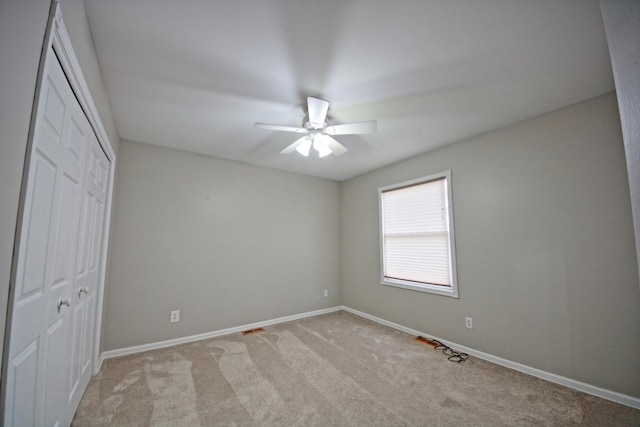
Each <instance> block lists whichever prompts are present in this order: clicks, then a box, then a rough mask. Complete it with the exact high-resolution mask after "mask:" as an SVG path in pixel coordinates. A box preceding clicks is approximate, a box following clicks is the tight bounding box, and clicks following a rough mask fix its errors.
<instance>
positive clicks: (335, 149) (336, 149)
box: [324, 135, 349, 156]
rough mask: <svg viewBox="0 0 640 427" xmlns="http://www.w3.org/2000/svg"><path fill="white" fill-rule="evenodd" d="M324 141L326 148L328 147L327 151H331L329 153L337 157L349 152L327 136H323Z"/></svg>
mask: <svg viewBox="0 0 640 427" xmlns="http://www.w3.org/2000/svg"><path fill="white" fill-rule="evenodd" d="M324 140H325V141H327V147H329V150H331V152H332V153H333V154H334V155H336V156H339V155H341V154H344V153H346V152H347V151H349V150H347V147H345V146H344V145H342V144H340V143H339V142H338V141H336V140H335V139H333V138H332V137H330V136H329V135H324Z"/></svg>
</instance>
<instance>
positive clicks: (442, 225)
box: [381, 177, 452, 287]
mask: <svg viewBox="0 0 640 427" xmlns="http://www.w3.org/2000/svg"><path fill="white" fill-rule="evenodd" d="M447 194H448V193H447V179H446V177H439V178H438V179H436V180H432V181H428V182H421V183H418V184H413V185H408V186H405V187H399V188H393V189H388V190H385V191H382V192H381V214H382V239H383V242H382V245H383V248H382V251H383V256H382V262H383V271H384V273H383V274H384V278H385V279H398V280H403V281H410V282H417V283H418V284H429V285H438V286H442V287H451V286H452V268H451V248H450V240H449V237H450V236H449V212H448V202H447Z"/></svg>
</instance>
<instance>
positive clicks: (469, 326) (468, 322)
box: [464, 317, 473, 329]
mask: <svg viewBox="0 0 640 427" xmlns="http://www.w3.org/2000/svg"><path fill="white" fill-rule="evenodd" d="M464 326H465V327H466V328H467V329H473V319H472V318H471V317H465V318H464Z"/></svg>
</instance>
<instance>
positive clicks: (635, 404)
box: [341, 306, 640, 409]
mask: <svg viewBox="0 0 640 427" xmlns="http://www.w3.org/2000/svg"><path fill="white" fill-rule="evenodd" d="M341 308H342V309H343V310H344V311H347V312H349V313H352V314H355V315H357V316H360V317H364V318H365V319H369V320H372V321H374V322H376V323H380V324H381V325H385V326H388V327H390V328H393V329H397V330H399V331H403V332H407V333H409V334H411V335H420V336H423V337H426V338H432V339H436V340H438V341H440V342H443V343H446V344H447V345H448V346H450V347H452V348H453V349H454V350H458V351H462V352H464V353H467V354H470V355H472V356H475V357H477V358H479V359H484V360H487V361H489V362H492V363H495V364H496V365H501V366H504V367H507V368H510V369H513V370H515V371H519V372H523V373H525V374H528V375H531V376H534V377H537V378H541V379H543V380H547V381H550V382H552V383H556V384H560V385H563V386H565V387H569V388H572V389H575V390H578V391H581V392H584V393H587V394H591V395H593V396H597V397H601V398H603V399H607V400H611V401H612V402H616V403H620V404H622V405H626V406H630V407H632V408H636V409H640V399H638V398H636V397H632V396H628V395H626V394H622V393H618V392H615V391H611V390H606V389H603V388H600V387H596V386H593V385H590V384H586V383H583V382H580V381H576V380H572V379H571V378H566V377H563V376H560V375H556V374H552V373H550V372H546V371H543V370H540V369H537V368H532V367H531V366H527V365H523V364H521V363H517V362H513V361H511V360H507V359H503V358H501V357H498V356H494V355H491V354H488V353H484V352H482V351H478V350H474V349H473V348H469V347H465V346H463V345H459V344H456V343H453V342H451V341H449V340H445V339H440V338H438V337H436V336H433V335H431V334H427V333H425V332H422V331H418V330H415V329H411V328H408V327H406V326H403V325H399V324H397V323H393V322H389V321H388V320H384V319H381V318H380V317H376V316H372V315H371V314H367V313H364V312H362V311H359V310H355V309H353V308H351V307H347V306H342V307H341Z"/></svg>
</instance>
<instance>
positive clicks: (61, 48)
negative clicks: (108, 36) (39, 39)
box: [0, 0, 116, 412]
mask: <svg viewBox="0 0 640 427" xmlns="http://www.w3.org/2000/svg"><path fill="white" fill-rule="evenodd" d="M49 55H56V57H57V58H58V61H59V62H60V65H61V66H62V70H63V71H64V74H65V76H66V78H67V80H68V81H69V84H70V85H71V89H72V91H73V93H74V95H75V96H76V98H77V100H78V102H79V104H80V107H81V108H82V110H83V111H84V114H85V115H86V117H87V120H88V121H89V124H90V125H91V128H92V130H93V132H94V133H95V135H96V138H97V140H98V143H99V144H100V147H101V148H102V150H103V151H104V153H105V155H106V156H107V159H108V160H109V179H108V186H107V195H106V196H107V197H106V202H105V204H106V206H105V211H106V212H105V221H104V228H103V230H102V233H103V235H102V247H101V248H100V249H101V254H100V273H99V280H98V289H97V292H96V313H95V315H96V319H95V323H94V328H95V332H94V334H95V341H94V346H93V349H92V357H91V362H92V374H93V375H96V374H97V373H98V371H99V370H100V366H101V364H102V358H101V354H100V343H101V331H102V316H103V303H104V288H105V281H106V270H107V258H108V251H109V235H110V224H111V210H112V203H113V190H114V183H115V170H116V154H115V151H114V150H113V146H112V144H111V141H110V140H109V136H108V134H107V132H106V130H105V128H104V126H103V124H102V121H101V120H100V116H99V114H98V109H97V108H96V105H95V102H94V101H93V97H92V96H91V93H90V91H89V86H88V84H87V81H86V80H85V78H84V75H83V73H82V70H81V68H80V63H79V61H78V58H77V56H76V54H75V51H74V49H73V46H72V44H71V38H70V37H69V33H68V32H67V29H66V27H65V25H64V22H63V20H62V11H61V8H60V5H59V3H58V1H56V0H52V2H51V8H50V10H49V20H48V22H47V28H46V31H45V37H44V40H43V46H42V51H41V55H40V63H39V68H38V79H37V81H36V90H35V96H34V100H33V106H32V111H31V121H30V125H29V135H28V140H27V150H26V154H25V162H24V169H23V174H22V184H21V189H20V200H19V206H18V221H17V226H16V234H15V239H14V250H13V259H12V262H11V279H10V283H9V300H8V307H7V322H6V325H5V336H4V351H3V353H4V354H3V357H2V375H1V376H0V380H1V389H0V409H4V404H5V402H6V393H7V390H6V381H5V379H6V375H7V368H8V356H9V343H10V338H11V337H10V335H11V327H12V323H13V322H12V318H13V304H14V295H15V287H16V283H15V282H16V270H17V264H18V263H17V254H18V253H19V246H20V240H21V236H20V230H21V229H22V223H23V220H24V218H25V210H24V206H25V196H26V194H25V192H26V188H27V178H28V172H29V166H30V162H31V157H32V155H33V146H34V144H33V137H34V129H35V122H36V118H37V116H38V103H39V99H40V95H41V88H42V82H43V74H44V64H45V62H46V59H47V58H48V56H49ZM0 412H2V411H0Z"/></svg>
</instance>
